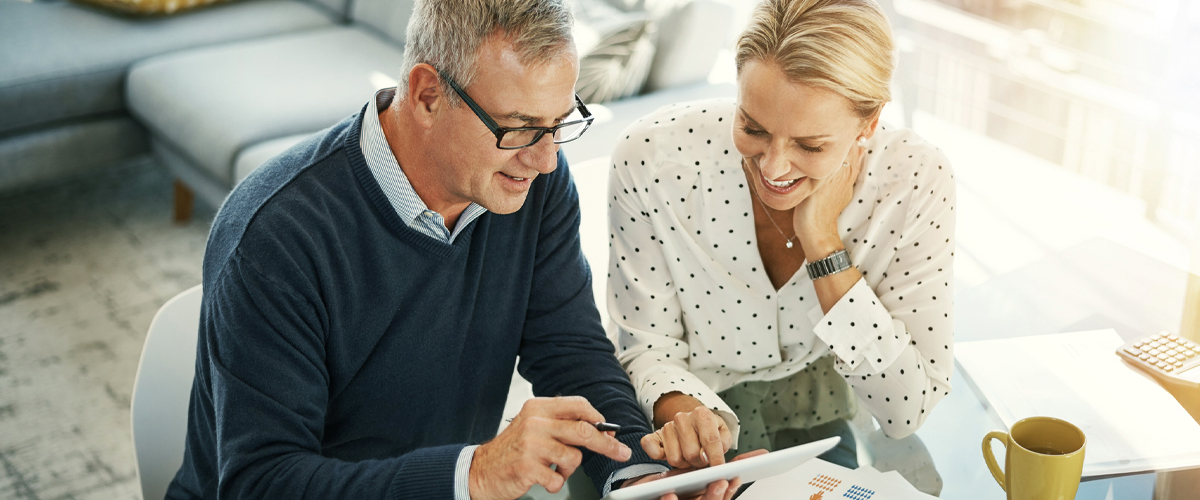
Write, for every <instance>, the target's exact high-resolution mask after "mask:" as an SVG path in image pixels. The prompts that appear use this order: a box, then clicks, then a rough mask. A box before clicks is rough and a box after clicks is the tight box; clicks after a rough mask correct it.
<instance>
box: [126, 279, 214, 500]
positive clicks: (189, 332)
mask: <svg viewBox="0 0 1200 500" xmlns="http://www.w3.org/2000/svg"><path fill="white" fill-rule="evenodd" d="M200 298H201V293H200V285H196V286H194V287H192V288H190V289H188V290H187V291H185V292H183V293H180V294H179V295H176V296H175V297H173V298H172V299H171V300H168V301H167V303H166V304H163V306H162V308H161V309H159V310H158V314H155V315H154V321H151V322H150V331H149V332H148V333H147V334H146V344H145V345H144V346H143V347H142V359H141V361H140V362H138V371H137V378H135V379H134V382H133V398H132V403H131V404H130V406H131V410H132V412H131V413H132V417H133V418H132V421H133V449H134V456H135V458H136V460H135V466H136V468H137V475H138V481H140V482H141V484H142V498H144V499H145V500H159V499H161V498H163V497H164V496H166V494H167V485H169V484H171V480H172V479H174V478H175V473H176V472H178V471H179V467H180V466H181V465H183V449H184V442H185V441H186V438H187V421H188V401H189V400H190V398H191V393H192V379H193V378H194V377H195V373H196V335H197V333H198V331H199V328H200Z"/></svg>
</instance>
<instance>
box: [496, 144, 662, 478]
mask: <svg viewBox="0 0 1200 500" xmlns="http://www.w3.org/2000/svg"><path fill="white" fill-rule="evenodd" d="M558 170H559V171H560V172H555V173H554V174H551V175H550V176H548V177H549V179H547V186H546V189H547V194H546V196H545V202H544V203H545V204H544V205H543V207H542V219H541V226H540V229H539V238H538V244H537V254H536V255H535V257H534V258H535V263H534V274H533V283H532V287H531V292H530V298H529V310H528V312H527V316H526V322H525V331H524V332H523V335H522V340H521V351H520V363H519V365H518V370H519V371H520V373H521V375H522V376H523V377H525V379H526V380H529V381H530V383H531V384H532V385H533V392H534V394H536V395H538V396H559V395H563V396H567V395H571V396H583V397H584V398H586V399H587V400H588V402H589V403H591V405H592V406H593V407H595V408H596V410H597V411H599V412H600V413H601V414H603V415H604V418H605V419H606V420H607V421H608V422H612V423H616V424H619V425H621V431H620V432H618V433H617V439H618V440H620V441H621V442H623V443H625V444H626V445H627V446H629V448H630V449H631V450H633V455H632V457H630V459H629V461H627V462H624V463H622V462H615V461H613V460H610V459H609V458H607V457H605V456H603V455H599V454H596V453H592V452H590V451H588V450H583V470H584V471H585V472H587V475H588V477H590V478H591V479H592V481H593V482H594V483H595V486H596V491H605V487H606V483H607V482H608V481H609V478H610V477H611V476H612V474H613V473H614V472H616V471H618V470H619V469H624V468H626V467H629V466H631V465H636V464H642V463H657V464H663V465H665V463H664V462H657V461H654V460H651V459H650V458H649V457H648V456H646V454H645V451H643V450H642V446H641V439H642V437H643V436H645V435H646V434H649V433H650V432H651V431H650V426H649V423H648V422H647V421H646V418H645V416H643V415H642V412H641V410H640V409H639V408H638V405H637V402H636V400H635V399H634V391H633V385H632V384H631V383H630V382H629V377H628V376H626V374H625V372H624V371H623V370H622V369H621V365H620V364H619V363H618V362H617V358H616V355H615V353H614V349H613V345H612V342H610V341H609V340H608V337H606V336H605V333H604V329H603V327H602V326H601V324H600V313H599V311H598V310H597V309H596V303H595V299H594V297H593V296H592V277H591V271H590V269H589V268H588V265H587V261H586V260H585V259H584V257H583V250H582V248H581V246H580V240H579V222H580V212H579V196H578V193H577V192H576V190H575V185H574V183H573V182H572V181H571V177H570V173H569V172H568V168H567V162H566V160H565V158H564V157H563V156H562V154H561V153H559V157H558Z"/></svg>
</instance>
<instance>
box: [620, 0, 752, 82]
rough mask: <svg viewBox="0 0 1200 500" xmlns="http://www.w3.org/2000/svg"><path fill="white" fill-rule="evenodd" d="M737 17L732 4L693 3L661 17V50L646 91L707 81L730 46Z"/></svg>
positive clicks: (707, 0)
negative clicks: (734, 20) (721, 53)
mask: <svg viewBox="0 0 1200 500" xmlns="http://www.w3.org/2000/svg"><path fill="white" fill-rule="evenodd" d="M735 14H736V13H735V11H734V8H733V6H731V5H729V4H726V3H723V2H720V1H716V0H693V1H691V2H688V3H686V4H684V5H682V6H681V7H679V8H677V9H676V10H674V11H673V12H670V13H669V14H667V15H664V16H662V17H660V20H659V25H658V47H657V51H656V53H655V55H654V63H653V64H652V65H651V67H650V75H649V77H648V78H647V79H646V86H645V87H644V88H643V92H653V91H655V90H659V89H664V88H668V87H676V86H680V85H687V84H691V83H697V82H703V81H706V80H707V79H708V75H709V73H710V72H711V71H712V68H713V64H714V63H716V61H717V53H718V52H719V51H720V50H721V49H723V48H726V47H727V46H728V42H729V36H730V33H731V32H732V30H733V19H734V18H735Z"/></svg>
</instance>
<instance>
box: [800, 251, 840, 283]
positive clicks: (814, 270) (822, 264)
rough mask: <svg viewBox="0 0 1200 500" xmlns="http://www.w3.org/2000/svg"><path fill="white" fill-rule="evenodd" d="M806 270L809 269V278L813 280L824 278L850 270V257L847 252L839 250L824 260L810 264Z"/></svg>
mask: <svg viewBox="0 0 1200 500" xmlns="http://www.w3.org/2000/svg"><path fill="white" fill-rule="evenodd" d="M805 268H806V269H808V277H809V278H811V279H813V280H816V279H818V278H824V277H826V276H829V275H830V274H836V273H840V272H842V271H845V270H847V269H850V256H849V255H848V254H847V253H846V251H845V250H838V251H836V252H833V253H832V254H830V255H829V256H828V257H825V258H824V259H821V260H818V261H816V262H810V263H808V265H806V266H805Z"/></svg>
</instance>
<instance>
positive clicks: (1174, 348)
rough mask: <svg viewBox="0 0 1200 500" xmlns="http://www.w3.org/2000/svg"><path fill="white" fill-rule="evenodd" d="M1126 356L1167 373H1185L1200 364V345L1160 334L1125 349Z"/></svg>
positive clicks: (1172, 335)
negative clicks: (1184, 371)
mask: <svg viewBox="0 0 1200 500" xmlns="http://www.w3.org/2000/svg"><path fill="white" fill-rule="evenodd" d="M1124 351H1125V354H1126V355H1127V356H1128V357H1130V358H1133V359H1137V360H1140V361H1141V362H1142V363H1143V364H1144V365H1146V366H1150V367H1153V368H1155V369H1158V370H1160V371H1163V372H1166V373H1172V372H1175V371H1183V370H1184V369H1185V368H1191V367H1192V366H1195V365H1197V364H1200V357H1197V355H1200V344H1197V343H1195V342H1192V341H1190V340H1188V339H1185V338H1181V337H1179V336H1178V335H1174V334H1168V333H1159V334H1156V335H1151V336H1149V337H1146V338H1144V339H1141V340H1139V341H1137V342H1134V343H1132V344H1129V345H1127V346H1125V348H1124Z"/></svg>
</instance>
